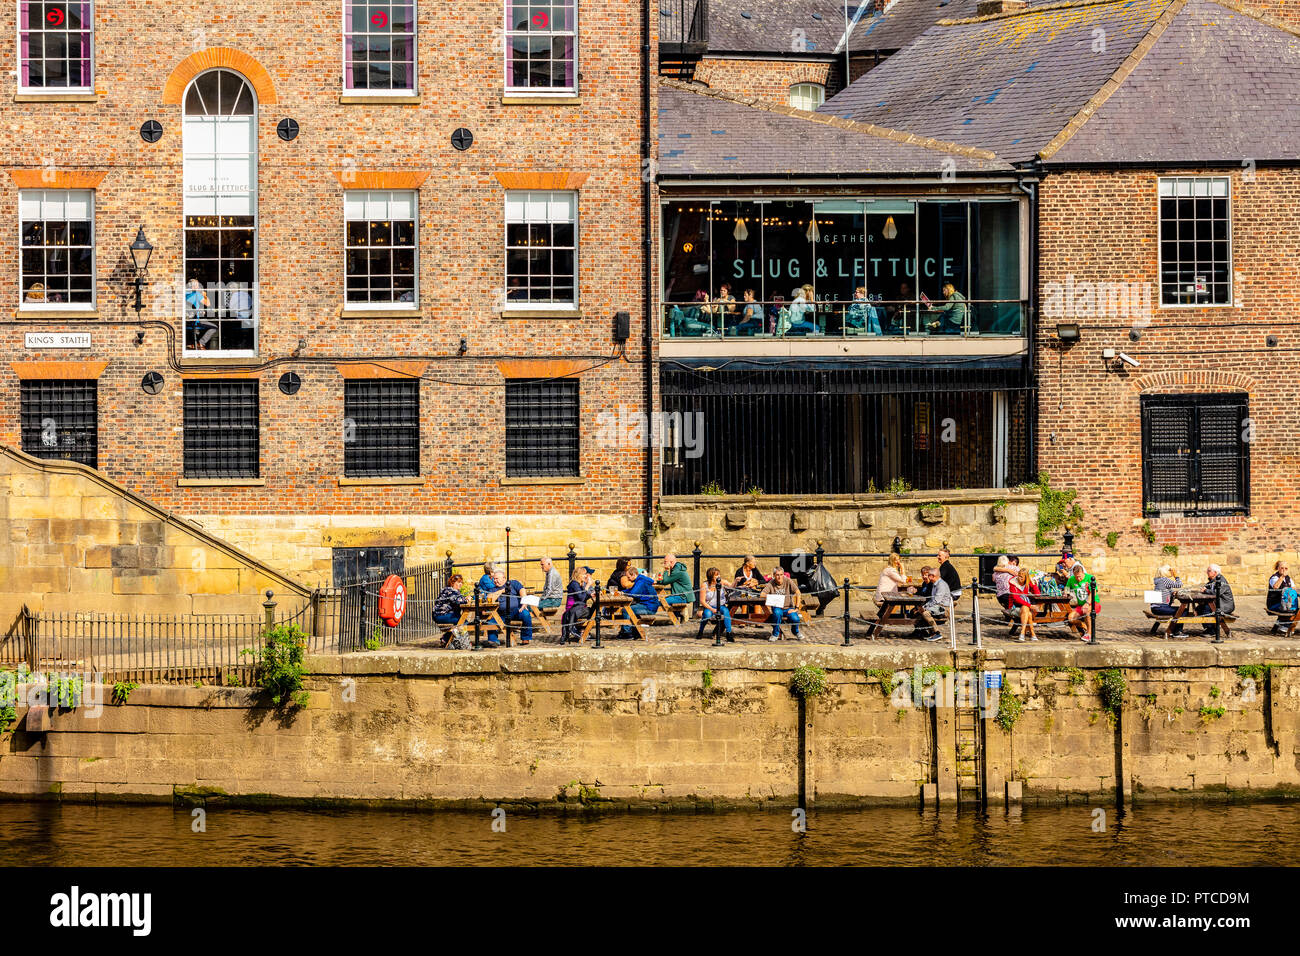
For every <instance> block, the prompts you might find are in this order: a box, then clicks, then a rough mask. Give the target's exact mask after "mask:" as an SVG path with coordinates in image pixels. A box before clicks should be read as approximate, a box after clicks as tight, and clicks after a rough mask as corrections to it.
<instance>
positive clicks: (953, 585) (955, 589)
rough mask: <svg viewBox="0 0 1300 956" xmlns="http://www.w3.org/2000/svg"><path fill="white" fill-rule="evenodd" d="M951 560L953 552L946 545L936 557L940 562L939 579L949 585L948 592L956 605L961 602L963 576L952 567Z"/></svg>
mask: <svg viewBox="0 0 1300 956" xmlns="http://www.w3.org/2000/svg"><path fill="white" fill-rule="evenodd" d="M951 558H952V552H951V551H949V550H948V546H947V545H946V544H945V545H944V546H943V547H942V548H940V549H939V553H938V555H936V559H937V560H938V562H939V568H938V573H939V577H941V578H943V583H944V584H946V585H948V591H949V593H950V594H952V600H953V603H954V604H955V603H957V602H958V601H960V600H961V575H960V574H958V573H957V569H956V568H954V567H953V566H952V561H951V560H950V559H951Z"/></svg>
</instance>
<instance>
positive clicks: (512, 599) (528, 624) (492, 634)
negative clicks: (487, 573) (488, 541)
mask: <svg viewBox="0 0 1300 956" xmlns="http://www.w3.org/2000/svg"><path fill="white" fill-rule="evenodd" d="M492 584H493V589H492V593H493V596H496V598H497V613H498V614H500V615H501V620H502V621H504V622H505V623H506V624H507V625H509V624H510V622H511V621H518V622H519V624H520V628H519V643H520V644H528V643H530V642H531V641H532V639H533V615H532V613H531V612H530V611H529V610H528V608H527V607H525V606H524V603H523V598H524V595H525V594H526V593H527V591H525V590H524V586H523V585H522V584H520V583H519V582H518V581H515V580H509V581H508V580H506V572H505V571H504V570H503V569H501V568H497V569H496V570H495V571H493V572H492ZM487 644H488V647H500V646H501V644H500V641H499V640H498V639H497V638H496V628H495V627H493V628H492V629H491V630H489V631H488V641H487Z"/></svg>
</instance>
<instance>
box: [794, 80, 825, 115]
mask: <svg viewBox="0 0 1300 956" xmlns="http://www.w3.org/2000/svg"><path fill="white" fill-rule="evenodd" d="M789 100H790V105H791V106H792V107H794V108H795V109H801V110H809V111H812V110H815V109H817V107H819V106H821V105H822V104H823V103H825V102H826V87H825V86H823V85H822V84H820V83H794V84H792V85H791V86H790V96H789Z"/></svg>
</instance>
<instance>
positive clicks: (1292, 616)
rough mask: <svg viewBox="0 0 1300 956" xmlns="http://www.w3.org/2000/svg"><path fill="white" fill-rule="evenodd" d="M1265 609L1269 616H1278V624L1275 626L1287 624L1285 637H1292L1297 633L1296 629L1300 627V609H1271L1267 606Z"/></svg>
mask: <svg viewBox="0 0 1300 956" xmlns="http://www.w3.org/2000/svg"><path fill="white" fill-rule="evenodd" d="M1264 610H1265V612H1266V613H1267V614H1268V615H1269V617H1275V618H1277V624H1275V625H1274V626H1275V627H1277V626H1280V625H1283V624H1285V625H1287V629H1286V633H1285V634H1283V635H1282V636H1283V637H1290V636H1291V635H1292V634H1294V633H1295V629H1296V628H1297V627H1300V609H1297V610H1294V611H1270V610H1268V608H1265V609H1264Z"/></svg>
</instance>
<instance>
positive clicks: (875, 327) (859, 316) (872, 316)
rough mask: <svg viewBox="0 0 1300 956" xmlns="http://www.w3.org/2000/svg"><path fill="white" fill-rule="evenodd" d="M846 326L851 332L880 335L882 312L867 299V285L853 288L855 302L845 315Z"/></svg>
mask: <svg viewBox="0 0 1300 956" xmlns="http://www.w3.org/2000/svg"><path fill="white" fill-rule="evenodd" d="M844 327H845V328H846V329H847V330H848V331H850V332H866V333H867V334H869V335H880V313H879V312H877V311H876V307H875V306H874V305H872V304H871V302H870V301H868V300H867V287H866V286H864V285H860V286H858V287H857V288H856V289H854V290H853V302H852V304H850V305H849V309H848V313H847V314H846V315H845V317H844Z"/></svg>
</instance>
